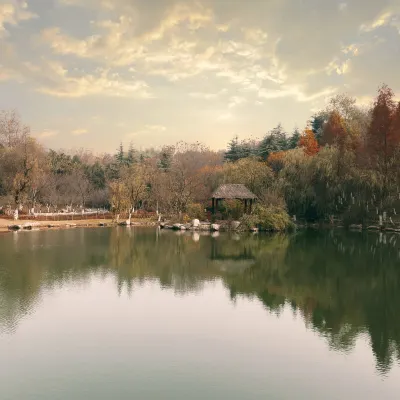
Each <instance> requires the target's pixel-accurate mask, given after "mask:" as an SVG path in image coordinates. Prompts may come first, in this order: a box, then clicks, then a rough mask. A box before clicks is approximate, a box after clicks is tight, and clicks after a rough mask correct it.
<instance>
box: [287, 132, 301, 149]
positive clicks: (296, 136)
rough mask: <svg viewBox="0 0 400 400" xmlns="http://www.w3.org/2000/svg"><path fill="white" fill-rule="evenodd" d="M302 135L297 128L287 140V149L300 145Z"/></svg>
mask: <svg viewBox="0 0 400 400" xmlns="http://www.w3.org/2000/svg"><path fill="white" fill-rule="evenodd" d="M300 136H301V133H300V131H299V129H298V128H295V129H294V131H293V133H292V136H290V137H289V138H288V140H287V149H288V150H292V149H295V148H296V147H297V146H298V144H299V141H300Z"/></svg>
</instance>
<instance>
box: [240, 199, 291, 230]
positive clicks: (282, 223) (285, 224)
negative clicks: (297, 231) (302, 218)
mask: <svg viewBox="0 0 400 400" xmlns="http://www.w3.org/2000/svg"><path fill="white" fill-rule="evenodd" d="M241 222H242V225H243V227H246V228H248V229H251V228H259V229H260V230H263V231H269V232H282V231H287V230H290V229H292V228H293V227H294V224H293V222H292V221H291V220H290V217H289V214H288V213H287V211H286V210H285V209H284V208H283V207H279V206H262V205H259V204H257V205H256V206H255V207H254V210H253V212H252V214H251V215H244V216H243V217H242V219H241Z"/></svg>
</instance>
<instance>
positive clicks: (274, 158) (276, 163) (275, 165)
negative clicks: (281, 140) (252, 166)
mask: <svg viewBox="0 0 400 400" xmlns="http://www.w3.org/2000/svg"><path fill="white" fill-rule="evenodd" d="M285 154H286V151H277V152H275V153H271V154H270V155H269V156H268V159H267V163H268V165H269V166H270V167H271V168H272V170H273V171H274V172H279V171H280V170H281V169H282V168H283V165H284V164H283V161H284V158H285Z"/></svg>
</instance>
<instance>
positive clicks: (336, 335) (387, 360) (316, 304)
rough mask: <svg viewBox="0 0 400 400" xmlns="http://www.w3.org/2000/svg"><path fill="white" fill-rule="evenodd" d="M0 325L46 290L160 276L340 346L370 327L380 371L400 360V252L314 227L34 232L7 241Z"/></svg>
mask: <svg viewBox="0 0 400 400" xmlns="http://www.w3.org/2000/svg"><path fill="white" fill-rule="evenodd" d="M0 254H1V255H2V256H1V261H0V328H1V327H3V328H6V329H9V330H12V329H15V326H16V324H17V322H18V320H19V319H20V318H22V317H23V316H24V315H25V314H27V313H29V312H30V311H31V310H32V309H34V307H35V304H36V303H37V302H38V301H40V299H41V294H42V293H43V291H44V290H45V289H49V288H50V289H52V288H58V287H60V286H63V285H65V284H68V283H71V282H72V283H74V282H77V281H85V280H88V279H90V278H91V277H92V276H93V275H97V276H100V277H102V276H106V275H110V274H111V275H112V276H114V277H115V279H116V285H117V289H118V290H119V291H121V290H123V288H124V287H126V288H127V290H128V291H129V292H130V291H132V290H134V287H135V285H140V284H142V283H143V282H148V281H156V282H158V283H159V284H160V286H161V287H162V288H169V289H173V290H174V291H175V292H176V293H179V294H182V293H187V292H190V291H198V290H201V288H202V286H203V285H204V283H205V282H208V281H213V280H216V279H219V280H221V281H222V282H223V283H224V285H225V286H226V288H227V290H228V291H229V293H230V296H231V298H232V299H233V300H234V299H235V298H236V297H237V296H249V297H251V298H258V299H259V300H260V301H261V302H262V303H263V304H264V305H265V307H266V309H267V310H268V311H269V312H271V313H274V314H276V315H279V314H280V312H281V311H282V309H283V307H284V306H285V305H290V307H291V308H292V310H293V311H294V312H295V313H297V314H299V315H301V316H302V317H303V319H304V321H305V323H306V325H307V326H308V327H309V328H310V329H313V330H315V331H316V332H318V333H319V334H320V335H321V336H322V337H324V338H326V340H327V342H328V344H329V346H330V347H331V348H332V349H334V350H336V351H345V352H348V351H351V349H352V348H353V347H354V344H355V341H356V339H357V337H359V335H360V334H365V333H367V334H368V336H369V338H370V343H371V348H372V351H373V352H374V355H375V357H376V361H377V367H378V369H379V370H380V371H381V372H383V373H385V372H387V371H388V370H389V369H390V366H391V365H392V363H393V361H394V360H395V359H396V358H397V359H399V354H400V352H399V349H400V321H399V320H398V318H396V317H397V310H398V309H399V308H400V293H399V291H398V288H399V286H400V270H399V269H398V263H399V254H398V247H397V246H396V239H395V237H394V236H384V235H383V236H380V235H375V234H365V235H364V234H359V233H355V234H344V233H338V232H336V233H332V232H330V233H324V232H315V233H313V232H307V233H301V234H298V235H295V236H292V237H288V236H279V235H277V236H263V235H255V236H242V237H241V238H240V240H237V238H235V237H233V236H229V235H220V236H219V237H218V238H212V237H210V236H208V237H207V236H206V237H201V238H200V240H198V238H196V240H193V238H192V236H191V234H190V233H184V234H175V233H173V232H162V231H155V230H152V229H145V230H136V229H129V228H128V229H126V228H118V229H95V230H79V231H76V230H71V231H57V232H32V233H29V234H26V233H22V234H18V241H14V240H13V236H12V235H7V236H4V237H3V238H2V240H1V242H0Z"/></svg>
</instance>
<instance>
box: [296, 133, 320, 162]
mask: <svg viewBox="0 0 400 400" xmlns="http://www.w3.org/2000/svg"><path fill="white" fill-rule="evenodd" d="M299 147H302V148H303V151H304V154H306V155H308V156H314V155H315V154H317V153H318V151H319V146H318V142H317V140H316V139H315V136H314V132H313V131H312V130H311V129H306V130H305V131H304V133H303V135H302V136H301V138H300V142H299Z"/></svg>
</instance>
